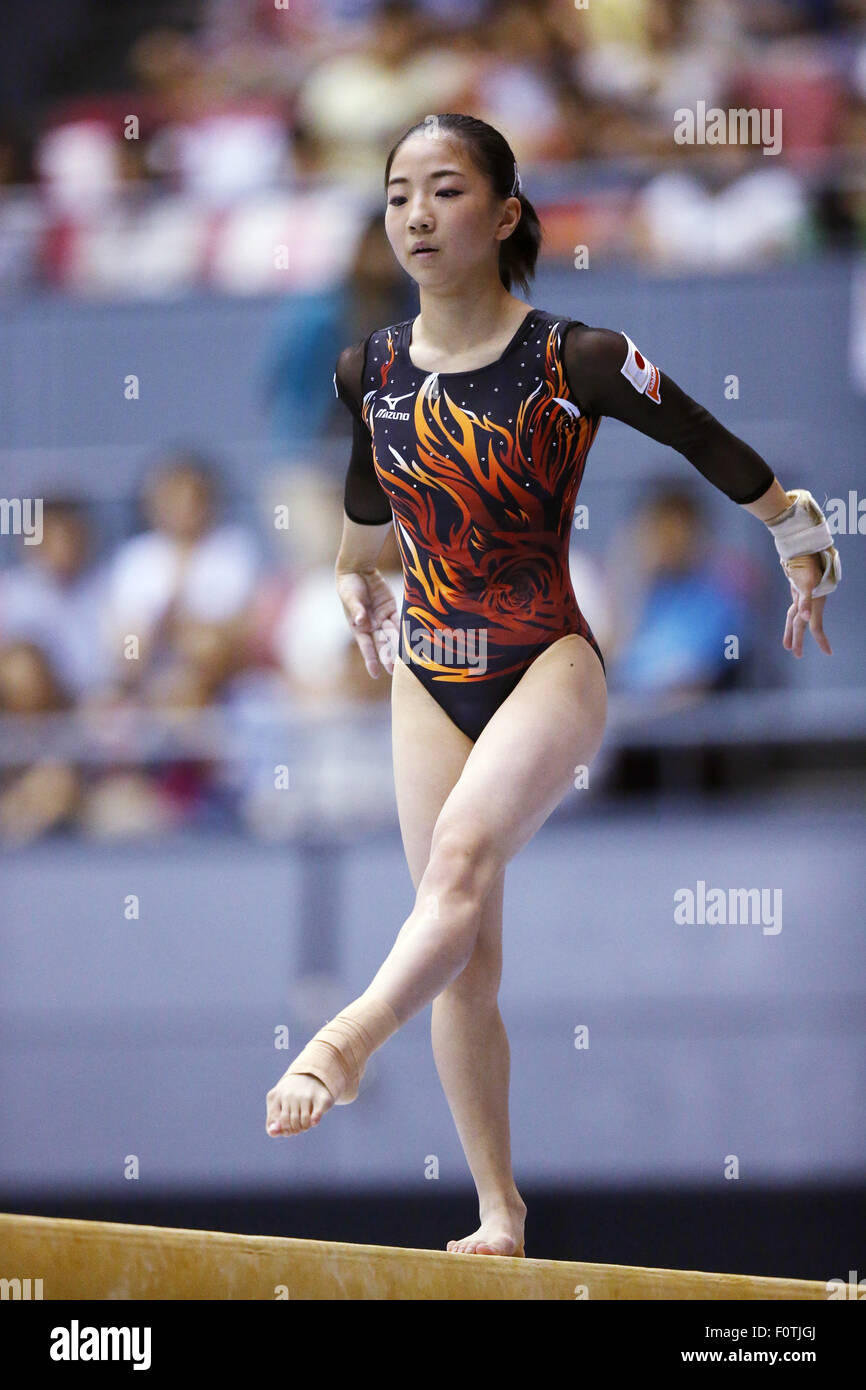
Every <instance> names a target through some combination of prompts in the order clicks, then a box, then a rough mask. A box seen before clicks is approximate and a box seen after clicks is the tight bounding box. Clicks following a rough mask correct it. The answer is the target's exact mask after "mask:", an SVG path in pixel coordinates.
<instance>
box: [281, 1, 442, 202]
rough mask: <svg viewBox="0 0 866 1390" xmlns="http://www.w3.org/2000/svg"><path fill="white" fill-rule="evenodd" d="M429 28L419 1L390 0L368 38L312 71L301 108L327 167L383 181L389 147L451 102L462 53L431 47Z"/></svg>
mask: <svg viewBox="0 0 866 1390" xmlns="http://www.w3.org/2000/svg"><path fill="white" fill-rule="evenodd" d="M427 33H428V26H427V22H426V20H425V18H424V17H423V15H420V14H419V12H418V10H417V8H416V7H415V5H414V4H412V3H407V0H384V3H383V4H382V6H381V8H380V10H379V12H378V13H377V14H376V15H375V17H374V19H373V22H372V24H371V26H370V30H369V33H368V35H367V36H366V38H365V41H364V43H363V44H359V46H358V47H357V49H355V50H354V51H352V52H348V53H338V54H337V55H336V56H334V57H330V58H327V59H325V60H324V61H322V62H320V63H319V64H317V65H316V66H315V67H314V68H313V70H312V71H311V72H310V73H309V75H308V76H307V78H306V79H305V81H304V82H303V84H302V85H301V88H300V91H299V93H298V98H297V108H296V111H297V116H298V118H299V119H300V120H301V121H302V123H303V124H304V125H305V127H306V128H307V129H308V130H309V132H310V134H311V136H312V137H313V138H315V140H316V141H317V143H318V145H319V148H320V151H321V156H320V170H321V172H322V173H323V174H326V175H327V176H328V177H329V178H332V179H333V178H339V179H343V180H345V181H346V182H347V183H349V184H358V183H361V184H364V185H366V186H372V187H377V188H378V187H380V186H381V179H382V170H383V167H384V160H385V154H386V153H387V150H388V148H389V146H390V145H391V144H393V142H394V141H395V140H396V139H397V138H398V136H399V135H401V134H402V133H403V131H404V129H406V127H408V126H410V125H412V124H413V123H414V122H415V121H417V120H422V119H423V118H424V116H425V115H426V114H427V113H429V112H435V111H441V110H448V109H450V107H451V96H452V93H453V92H456V90H457V89H458V87H459V86H462V85H463V83H464V81H465V71H464V67H463V64H462V63H461V61H460V57H459V55H457V56H456V59H455V55H453V54H451V55H450V62H449V61H443V55H442V54H441V51H440V52H439V53H437V52H435V51H430V50H428V48H427V47H426V45H425V39H426V37H427ZM447 57H448V55H447V54H446V55H444V58H446V59H447Z"/></svg>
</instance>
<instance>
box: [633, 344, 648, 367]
mask: <svg viewBox="0 0 866 1390" xmlns="http://www.w3.org/2000/svg"><path fill="white" fill-rule="evenodd" d="M634 360H635V362H636V364H637V365H638V366H639V367H640V368H641V370H643V368H644V367H645V366H646V362H644V360H643V358H642V357H641V355H640V353H639V352H638V350H637V348H635V350H634Z"/></svg>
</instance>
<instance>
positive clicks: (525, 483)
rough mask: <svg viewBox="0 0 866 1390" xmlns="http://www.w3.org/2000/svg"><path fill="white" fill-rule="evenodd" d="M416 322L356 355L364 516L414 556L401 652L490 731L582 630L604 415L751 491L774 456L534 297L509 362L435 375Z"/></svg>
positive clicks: (456, 712)
mask: <svg viewBox="0 0 866 1390" xmlns="http://www.w3.org/2000/svg"><path fill="white" fill-rule="evenodd" d="M412 323H413V320H411V319H407V320H405V321H404V322H403V323H398V324H394V325H391V326H389V327H387V328H380V329H377V330H376V331H375V332H373V333H371V334H369V335H368V337H367V338H365V339H364V340H363V341H362V342H360V343H356V344H354V345H353V346H351V347H347V348H345V349H344V351H343V352H341V354H340V356H339V358H338V360H337V364H336V371H335V373H334V389H335V391H336V393H337V395H338V397H339V398H340V400H342V401H343V402H344V404H345V405H346V406H347V408H348V409H349V410H350V412H351V414H352V417H353V442H352V452H351V457H350V460H349V466H348V470H347V474H346V483H345V494H344V502H345V510H346V514H347V516H348V517H349V518H350V520H352V521H355V522H360V523H362V524H369V525H383V524H384V523H385V522H389V521H391V520H392V517H393V520H394V522H395V526H396V535H397V542H398V545H399V548H400V555H401V559H402V567H403V588H404V597H403V608H402V613H401V618H400V648H399V655H400V657H401V659H402V660H403V661H405V662H406V664H407V665H408V666H409V668H410V670H412V671H413V672H414V674H415V675H416V676H417V677H418V679H419V680H420V681H421V682H422V683H423V684H424V685H425V686H426V688H427V689H428V690H429V691H430V693H431V694H432V695H433V697H434V698H435V699H436V700H437V701H438V703H439V704H440V705H441V706H442V707H443V709H445V711H446V712H447V713H448V714H449V715H450V717H451V719H452V720H453V721H454V723H455V724H456V725H457V726H458V728H460V729H462V731H463V732H464V733H465V734H467V736H468V737H469V738H472V739H476V738H477V737H478V735H479V734H480V733H481V730H482V729H483V728H484V726H485V725H486V723H487V722H488V720H489V719H490V718H491V716H492V715H493V713H494V711H495V710H496V709H498V708H499V706H500V705H501V704H502V702H503V700H505V699H506V698H507V696H508V695H509V694H510V693H511V691H512V690H513V689H514V687H515V686H516V684H517V682H518V681H519V680H520V677H521V676H522V674H523V672H524V671H525V670H526V669H527V667H528V666H529V665H530V664H531V663H532V661H534V659H535V657H536V656H538V655H539V654H540V653H541V652H542V651H544V649H545V648H546V647H548V646H549V645H550V644H551V643H552V642H555V641H556V640H557V639H558V638H560V637H563V636H565V635H566V634H568V633H577V634H578V635H579V636H581V637H583V638H585V639H586V641H587V642H588V643H589V644H590V646H592V648H593V649H594V651H595V652H596V654H597V655H598V658H599V660H600V661H601V664H602V667H603V666H604V660H603V658H602V654H601V651H600V649H599V647H598V643H597V642H596V640H595V638H594V636H593V634H592V632H591V630H590V628H589V625H588V623H587V621H586V619H585V618H584V616H583V614H582V613H581V611H580V608H579V607H578V604H577V600H576V598H575V595H574V590H573V588H572V584H571V575H570V571H569V565H568V550H569V537H570V532H571V526H572V519H573V516H574V507H575V503H576V500H577V494H578V489H579V487H580V483H581V479H582V477H583V470H584V466H585V464H586V457H587V454H588V453H589V449H590V447H591V445H592V442H593V440H594V438H595V436H596V433H597V431H598V427H599V425H600V423H601V417H602V416H603V415H611V416H614V417H615V418H616V419H619V420H623V421H625V423H626V424H629V425H632V426H633V427H634V428H635V429H638V430H640V431H641V432H642V433H643V434H647V435H650V436H651V437H652V438H653V439H656V440H658V441H659V442H660V443H662V444H669V445H671V446H672V447H673V448H675V449H677V450H679V452H680V453H682V454H683V455H684V456H685V457H686V458H687V459H689V460H690V462H692V463H693V464H694V466H695V467H696V468H697V469H699V471H700V472H701V473H702V474H703V475H704V477H705V478H707V479H708V481H709V482H711V483H713V484H714V485H715V486H716V487H718V488H720V489H721V490H722V491H723V492H725V493H726V494H727V496H729V497H730V498H731V499H732V500H733V501H735V502H740V503H744V502H753V501H755V499H756V498H758V497H760V496H761V495H762V493H764V492H766V490H767V488H768V487H769V486H770V484H771V483H772V481H773V471H772V469H771V468H770V467H769V465H768V464H767V463H766V462H765V461H764V460H763V459H762V458H761V457H760V455H759V454H757V453H755V451H754V449H752V448H750V447H749V445H748V444H745V443H744V442H743V441H742V440H741V439H738V438H737V437H736V435H733V434H731V433H730V431H729V430H727V429H725V427H724V426H723V425H722V424H721V423H720V422H719V421H718V420H716V419H715V417H714V416H712V415H711V414H710V413H709V411H707V410H706V409H705V408H704V407H703V406H701V405H699V404H698V403H697V402H696V401H694V400H692V399H691V398H690V397H689V396H687V395H686V394H685V392H684V391H682V390H681V389H680V387H679V386H678V385H677V384H676V382H675V381H673V380H672V379H671V378H670V377H668V376H667V375H666V374H665V373H664V372H660V371H658V370H657V369H656V367H655V366H654V365H653V364H652V363H650V362H648V361H647V360H646V359H645V358H644V357H643V356H642V355H641V353H640V352H639V351H638V349H637V348H636V346H635V345H634V343H632V342H631V340H630V339H629V338H628V337H627V335H626V334H624V333H616V332H614V331H613V330H611V329H607V328H592V327H589V326H588V325H587V324H584V323H581V322H580V321H579V320H574V319H567V318H557V317H556V316H555V315H553V314H550V313H548V312H546V311H544V310H542V309H530V310H529V311H528V313H527V314H526V316H525V317H524V319H523V321H522V322H521V324H520V325H519V327H518V328H517V331H516V332H515V334H514V336H513V337H512V339H511V341H510V343H509V344H508V346H507V347H506V348H505V350H504V352H503V353H502V355H501V356H500V357H499V358H498V359H497V361H495V362H491V363H489V364H487V365H486V366H482V367H477V368H475V369H474V370H473V371H464V372H428V371H424V370H422V369H421V368H420V367H416V366H415V365H414V363H413V362H412V361H411V359H410V357H409V344H410V342H411V335H412Z"/></svg>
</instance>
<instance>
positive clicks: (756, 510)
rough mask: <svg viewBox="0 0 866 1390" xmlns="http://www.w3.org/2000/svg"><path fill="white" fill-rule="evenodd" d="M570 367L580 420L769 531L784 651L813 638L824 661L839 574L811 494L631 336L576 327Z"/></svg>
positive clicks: (567, 349) (567, 360)
mask: <svg viewBox="0 0 866 1390" xmlns="http://www.w3.org/2000/svg"><path fill="white" fill-rule="evenodd" d="M562 355H563V366H564V369H565V374H566V379H567V382H568V387H569V390H570V392H571V395H572V396H573V397H574V399H575V400H576V402H577V405H578V406H579V408H580V411H581V414H583V415H587V416H600V415H610V416H612V417H613V418H614V419H617V420H622V421H623V422H624V423H625V424H627V425H631V426H632V427H633V428H634V429H637V430H640V431H641V433H642V434H646V435H649V436H650V438H652V439H656V440H658V442H659V443H660V444H669V445H670V446H671V447H672V448H674V449H676V450H677V451H678V452H679V453H681V454H682V455H683V456H684V457H685V458H687V459H688V460H689V462H690V463H692V464H693V465H694V467H695V468H697V469H698V471H699V472H700V473H702V474H703V476H704V477H705V478H706V479H707V481H708V482H710V483H712V484H713V486H714V487H717V488H719V490H720V491H721V492H724V493H725V495H726V496H727V497H730V499H731V501H733V502H736V503H737V504H738V505H739V506H741V507H743V508H744V510H745V511H747V512H750V513H751V515H752V516H756V517H758V519H759V520H760V521H763V522H764V524H765V525H766V526H767V528H768V530H769V531H770V534H771V535H772V537H773V540H774V542H775V545H776V550H777V551H778V554H779V562H780V564H781V566H782V568H783V569H784V571H785V574H786V576H787V578H788V581H789V584H790V588H791V606H790V607H789V609H788V612H787V614H786V619H785V632H784V636H783V638H782V642H783V645H784V647H785V648H786V649H787V650H788V651H792V652H793V654H794V656H797V657H800V656H802V655H803V637H804V635H805V632H806V629H807V628H808V629H809V630H810V632H811V633H812V636H813V637H814V639H815V641H816V643H817V645H818V647H819V648H820V649H821V651H822V652H825V653H826V655H827V656H832V648H831V646H830V643H829V642H828V640H827V637H826V634H825V632H824V627H823V611H824V601H825V597H826V595H827V594H830V593H832V592H833V590H834V589H835V588H836V586H837V584H838V583H839V581H840V579H841V577H842V566H841V562H840V559H839V555H838V552H837V550H836V547H835V546H834V544H833V537H832V535H831V533H830V529H829V526H828V525H827V521H826V518H825V517H824V514H823V512H822V511H821V509H820V507H819V506H818V504H817V502H816V501H815V499H814V497H813V496H812V494H811V493H810V492H807V491H806V490H805V489H804V488H795V489H793V490H792V491H790V492H786V491H785V489H784V488H783V487H782V485H781V483H780V482H779V480H778V479H777V478H776V477H775V475H774V473H773V470H772V469H771V468H770V465H769V464H768V463H767V462H766V461H765V460H764V459H762V458H761V456H760V454H757V453H756V452H755V450H754V449H752V448H751V447H750V445H748V444H746V443H745V441H744V440H742V439H739V438H738V437H737V435H735V434H731V432H730V430H727V429H725V427H724V425H723V424H722V423H721V422H720V421H719V420H717V419H716V418H715V416H714V415H711V414H710V412H709V411H708V410H707V409H705V407H704V406H702V405H700V404H699V403H698V402H697V401H695V400H692V398H691V396H687V395H686V393H685V391H683V390H682V389H681V388H680V387H679V386H678V385H677V383H676V382H675V381H673V380H672V378H671V377H669V376H667V375H666V374H665V373H664V372H662V371H660V370H659V369H658V368H657V367H656V366H655V365H654V364H653V363H652V362H650V361H649V360H648V359H647V358H646V357H644V356H643V354H642V353H641V352H640V350H639V349H638V348H637V346H636V345H635V344H634V343H633V342H632V340H631V339H630V338H629V337H628V335H627V334H626V333H624V332H623V333H616V332H614V331H613V329H610V328H593V327H590V326H588V325H587V324H583V323H580V322H578V321H576V320H570V321H569V323H568V325H567V326H566V328H565V330H564V333H563V354H562Z"/></svg>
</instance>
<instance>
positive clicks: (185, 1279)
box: [0, 1212, 857, 1300]
mask: <svg viewBox="0 0 866 1390" xmlns="http://www.w3.org/2000/svg"><path fill="white" fill-rule="evenodd" d="M27 1279H29V1280H30V1281H31V1282H30V1286H29V1289H30V1290H33V1289H35V1288H36V1287H37V1286H35V1284H34V1281H35V1280H37V1279H41V1280H42V1286H41V1291H42V1297H43V1298H44V1299H73V1300H77V1299H237V1300H240V1299H268V1300H275V1299H279V1298H289V1299H355V1300H360V1299H449V1300H452V1299H453V1300H465V1299H575V1298H590V1299H785V1300H787V1299H797V1300H800V1299H824V1300H826V1299H827V1297H828V1291H827V1288H826V1284H824V1283H822V1282H820V1281H819V1280H810V1279H770V1278H764V1277H756V1276H752V1275H749V1274H702V1273H699V1272H698V1271H696V1270H691V1269H638V1268H634V1267H632V1266H630V1265H603V1264H573V1263H571V1262H570V1261H559V1260H533V1259H524V1258H522V1257H517V1258H515V1257H514V1256H505V1255H458V1254H452V1253H450V1252H449V1251H447V1250H413V1249H403V1248H402V1247H401V1246H390V1245H342V1244H334V1243H332V1242H329V1241H319V1240H289V1239H283V1238H281V1237H277V1236H244V1235H230V1234H226V1233H225V1232H222V1231H191V1230H185V1229H180V1228H174V1227H163V1226H133V1225H127V1224H125V1223H122V1222H113V1221H74V1220H69V1219H65V1218H63V1219H59V1218H57V1219H56V1218H54V1217H49V1216H18V1215H15V1214H12V1213H6V1212H3V1213H0V1281H7V1282H5V1283H2V1297H3V1298H9V1297H10V1296H11V1297H16V1296H19V1297H20V1296H22V1294H21V1293H20V1292H19V1293H17V1294H16V1288H18V1287H19V1286H18V1285H16V1283H15V1282H14V1281H24V1280H27ZM28 1291H29V1290H28ZM30 1296H31V1297H34V1296H35V1294H34V1293H33V1292H31V1293H30ZM849 1296H850V1297H852V1298H856V1296H857V1294H856V1289H855V1290H853V1291H852V1290H851V1286H849Z"/></svg>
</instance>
